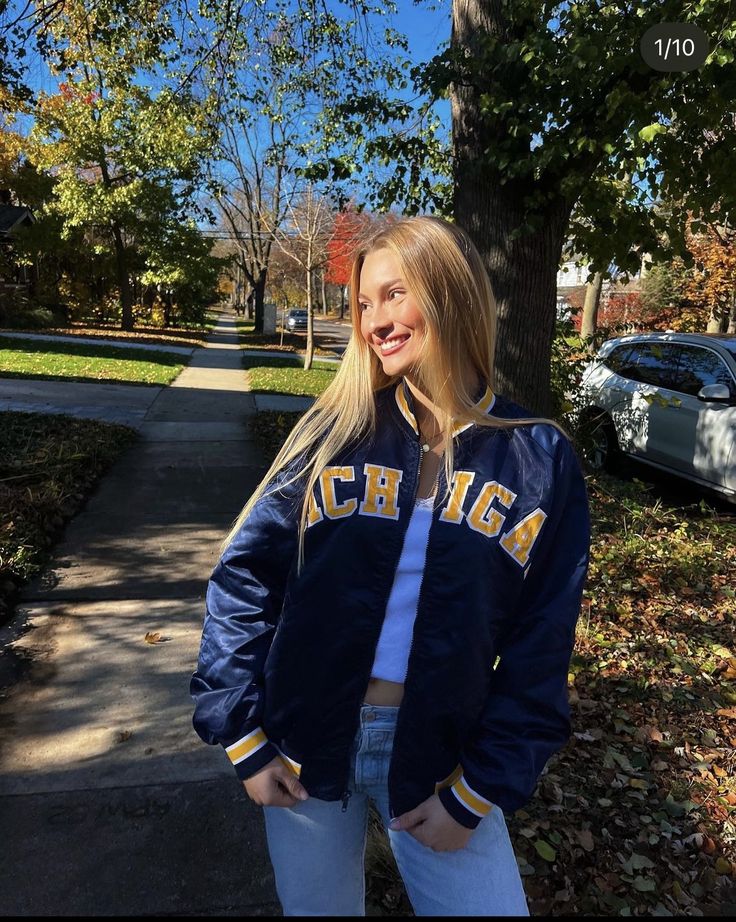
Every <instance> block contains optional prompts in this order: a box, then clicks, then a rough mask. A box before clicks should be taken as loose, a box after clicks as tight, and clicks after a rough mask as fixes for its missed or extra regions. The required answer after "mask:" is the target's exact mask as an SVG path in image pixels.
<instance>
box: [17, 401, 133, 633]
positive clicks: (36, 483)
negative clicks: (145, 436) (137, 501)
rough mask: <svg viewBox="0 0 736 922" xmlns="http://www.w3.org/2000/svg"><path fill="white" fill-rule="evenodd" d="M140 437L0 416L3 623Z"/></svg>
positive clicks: (64, 420) (115, 429)
mask: <svg viewBox="0 0 736 922" xmlns="http://www.w3.org/2000/svg"><path fill="white" fill-rule="evenodd" d="M137 438H138V433H137V432H136V431H135V430H134V429H130V428H129V427H127V426H120V425H117V424H112V423H102V422H97V421H95V420H89V419H75V418H74V417H73V416H67V415H62V414H59V415H56V414H54V415H51V414H43V413H12V412H0V623H2V621H3V620H4V619H5V618H6V617H7V616H8V615H9V614H10V612H11V604H12V602H13V600H14V598H15V592H16V589H17V588H18V587H19V586H21V585H22V584H23V583H25V582H26V581H27V580H29V579H30V578H31V577H32V576H34V575H35V574H37V573H38V572H39V571H40V570H41V569H42V568H43V566H44V564H45V562H46V561H47V559H48V557H49V551H50V549H51V547H52V546H53V544H55V542H56V541H57V540H58V537H59V535H60V533H61V530H62V529H63V527H64V523H65V521H66V520H67V519H69V518H71V517H72V516H74V515H75V514H76V513H77V512H78V511H79V508H80V506H81V505H82V504H83V503H84V501H85V499H86V497H87V496H88V495H89V494H90V493H91V491H92V490H93V489H94V487H95V485H96V484H97V482H98V481H99V479H100V477H101V476H102V475H103V474H104V473H105V471H106V470H107V469H108V468H109V467H110V465H111V464H112V463H113V462H114V461H115V460H116V459H117V458H118V456H119V455H120V454H121V453H122V452H123V451H125V450H126V449H127V448H128V446H129V445H131V444H132V442H134V441H135V440H136V439H137Z"/></svg>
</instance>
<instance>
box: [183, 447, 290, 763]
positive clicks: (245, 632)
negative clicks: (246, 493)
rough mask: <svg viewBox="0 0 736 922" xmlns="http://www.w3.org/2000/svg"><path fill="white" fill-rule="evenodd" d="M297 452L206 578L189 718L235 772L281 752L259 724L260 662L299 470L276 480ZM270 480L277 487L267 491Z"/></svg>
mask: <svg viewBox="0 0 736 922" xmlns="http://www.w3.org/2000/svg"><path fill="white" fill-rule="evenodd" d="M301 460H302V458H301V456H300V457H299V458H297V459H296V460H295V461H293V462H292V463H291V464H290V465H289V468H288V470H287V471H280V472H279V473H278V474H277V475H276V477H275V478H274V479H273V480H272V481H271V482H270V483H269V486H268V488H267V493H268V495H265V496H261V497H260V499H259V500H258V502H257V503H256V505H255V506H254V507H253V509H252V510H251V512H250V514H249V515H248V517H247V518H246V519H245V521H244V522H243V523H242V524H241V526H240V529H239V531H238V532H237V533H236V535H235V536H234V537H233V539H232V540H231V542H230V544H229V545H228V547H227V548H226V549H225V551H224V553H223V555H222V557H221V558H220V560H219V561H218V563H217V565H216V566H215V569H214V570H213V572H212V575H211V576H210V579H209V582H208V584H207V591H206V596H205V616H204V625H203V629H202V642H201V646H200V651H199V658H198V662H197V670H196V672H195V673H194V675H193V676H192V679H191V682H190V687H189V691H190V694H191V696H192V698H193V700H194V705H195V710H194V718H193V725H194V729H195V730H196V732H197V734H198V735H199V736H200V737H201V738H202V739H203V740H204V742H206V743H210V744H215V743H220V744H221V745H222V746H223V747H224V748H225V751H226V753H227V755H228V756H229V758H230V760H231V762H232V763H233V766H234V768H235V772H236V774H237V776H238V777H239V778H240V779H241V780H245V779H246V778H249V777H250V776H251V775H253V774H255V773H256V772H257V771H259V770H260V769H261V768H263V766H264V765H266V764H267V763H268V762H270V761H271V760H272V759H274V758H275V757H276V756H277V755H279V753H278V752H277V750H276V748H275V747H274V746H273V744H272V743H270V742H269V741H268V739H267V738H266V736H265V734H264V732H263V729H262V727H261V715H262V711H263V697H262V676H263V667H264V663H265V661H266V657H267V655H268V651H269V649H270V647H271V642H272V640H273V637H274V633H275V629H276V624H277V622H278V619H279V615H280V613H281V607H282V604H283V599H284V590H285V585H286V580H287V576H288V573H289V569H290V566H291V563H292V561H293V560H294V559H295V557H296V552H297V546H298V526H299V515H300V513H301V502H302V500H303V496H304V483H305V481H304V478H300V479H299V480H297V481H296V482H295V483H293V484H289V485H288V486H286V487H283V488H281V484H282V483H283V481H284V480H285V479H288V478H289V477H290V476H291V475H292V474H293V473H294V471H295V470H298V469H299V468H298V464H299V463H300V461H301ZM275 486H278V487H280V489H278V490H276V492H270V491H271V490H272V489H273V488H274V487H275Z"/></svg>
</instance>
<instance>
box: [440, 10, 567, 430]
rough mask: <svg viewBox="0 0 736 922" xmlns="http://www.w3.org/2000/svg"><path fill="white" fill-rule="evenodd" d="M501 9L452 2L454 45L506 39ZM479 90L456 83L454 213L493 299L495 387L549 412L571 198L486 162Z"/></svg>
mask: <svg viewBox="0 0 736 922" xmlns="http://www.w3.org/2000/svg"><path fill="white" fill-rule="evenodd" d="M498 6H499V4H498V2H490V0H454V2H453V26H452V42H451V45H452V47H454V48H456V49H457V50H458V51H459V52H463V51H465V50H467V51H469V52H470V54H471V55H472V53H473V49H474V47H475V45H477V43H478V42H479V40H481V39H483V37H484V35H486V34H489V33H490V34H493V35H495V36H497V37H501V38H502V40H505V39H506V38H507V36H505V35H504V34H503V33H502V30H503V24H502V23H500V20H501V13H500V10H499V9H498ZM481 94H482V87H480V88H479V87H476V86H474V85H469V84H464V83H459V82H458V83H455V84H453V85H452V92H451V97H450V98H451V105H452V134H453V147H454V158H453V168H454V170H453V171H454V176H453V178H454V201H453V208H454V217H455V220H456V221H457V223H458V224H459V225H460V226H461V227H462V228H464V229H465V230H466V231H467V232H468V233H469V234H470V236H471V238H472V239H473V241H474V243H475V245H476V247H477V248H478V251H479V252H480V255H481V257H482V259H483V262H484V264H485V267H486V269H487V271H488V274H489V276H490V279H491V286H492V288H493V292H494V295H495V298H496V307H497V316H498V323H497V335H496V350H495V351H496V354H495V374H493V375H492V381H491V382H490V383H491V386H492V387H493V388H494V389H495V390H497V391H498V392H499V393H501V394H504V395H505V396H507V397H509V398H511V400H514V401H516V402H517V403H519V404H521V406H522V407H523V408H524V409H525V410H526V411H528V412H529V413H530V414H532V415H535V416H536V415H539V416H548V415H549V414H550V412H551V407H552V399H551V393H550V362H551V349H552V339H553V336H554V331H555V319H556V305H557V270H558V267H559V264H560V258H561V255H562V247H563V243H564V240H565V234H566V232H567V228H568V223H569V219H570V212H571V210H572V204H573V203H572V202H571V201H568V200H567V199H565V198H563V197H562V196H561V195H559V194H558V193H556V192H554V191H552V190H551V189H549V188H546V187H544V186H543V185H542V183H541V182H540V181H536V182H535V181H534V180H521V179H513V178H510V177H509V176H508V175H504V174H503V173H500V172H499V171H498V169H497V168H496V167H491V166H488V165H486V164H485V162H484V161H485V154H484V151H485V148H486V147H487V139H486V136H487V134H488V133H489V131H491V130H492V123H489V122H488V121H487V116H486V115H484V114H483V112H482V111H481V106H480V98H479V97H480V95H481ZM501 180H506V181H505V182H504V183H503V184H502V182H501ZM532 193H535V194H536V195H537V196H538V198H541V194H542V193H543V194H544V197H545V198H544V204H538V205H537V206H536V207H535V209H534V210H533V211H530V210H529V209H528V208H527V207H525V205H524V199H525V197H526V196H528V195H530V194H532ZM531 217H534V218H536V219H539V222H538V224H537V227H538V229H537V230H534V231H533V232H531V233H530V232H528V230H525V231H524V232H523V236H520V237H516V238H515V239H512V238H511V234H512V232H513V231H514V230H515V229H517V228H519V227H521V225H523V224H525V223H526V222H527V220H528V219H529V218H531Z"/></svg>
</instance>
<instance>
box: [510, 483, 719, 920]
mask: <svg viewBox="0 0 736 922" xmlns="http://www.w3.org/2000/svg"><path fill="white" fill-rule="evenodd" d="M606 488H607V490H608V491H609V496H608V498H607V497H606V495H605V494H603V493H600V492H598V490H597V489H596V484H595V483H594V482H593V483H589V497H590V501H591V513H592V519H593V523H594V535H593V543H592V548H591V563H590V567H589V576H588V582H587V585H586V587H585V591H584V599H583V616H581V617H584V625H583V628H581V629H580V630H578V632H577V634H576V638H577V643H576V650H575V654H574V656H573V658H572V660H571V664H570V669H569V675H568V687H569V701H570V706H571V712H572V724H573V726H572V731H573V732H572V735H571V738H570V741H569V743H568V745H567V746H566V747H565V748H564V749H563V750H562V751H561V752H560V753H558V754H557V755H556V756H555V757H553V759H552V760H550V762H549V763H548V766H547V772H546V773H545V775H544V776H543V778H542V779H541V781H540V784H539V785H538V788H537V792H536V794H535V796H534V798H533V799H532V801H531V802H530V803H529V804H528V805H527V806H526V807H525V808H524V809H523V810H521V811H517V813H516V814H514V815H513V816H509V817H507V821H508V823H509V827H510V830H511V833H512V838H513V842H514V847H515V850H516V853H517V858H518V861H519V867H520V870H521V873H522V877H523V880H524V886H525V890H526V893H527V897H528V899H529V904H530V909H531V912H532V914H534V915H537V914H539V915H543V914H552V915H555V914H556V915H563V914H564V915H604V916H605V915H611V914H613V915H618V914H621V915H631V916H635V915H636V916H647V915H683V914H685V915H703V914H708V913H709V912H710V913H713V914H719V912H720V906H726V905H727V904H730V903H732V902H734V898H733V892H734V889H733V888H734V887H736V881H735V876H734V869H735V868H736V861H735V859H736V780H735V778H734V768H735V767H736V754H735V753H734V746H735V745H736V738H735V734H734V730H733V719H734V717H735V716H736V690H735V689H734V688H733V678H734V676H735V675H736V657H735V655H734V650H735V649H736V643H735V642H734V628H735V626H736V605H734V599H735V598H736V593H735V592H734V590H733V589H732V588H731V585H730V584H731V583H732V579H733V572H734V567H735V565H736V523H734V521H733V520H729V519H728V518H727V517H723V516H716V515H714V514H712V513H711V512H709V511H707V510H706V511H702V510H701V511H698V508H697V507H695V508H694V509H692V510H690V514H688V515H687V517H685V516H684V515H683V514H682V511H681V510H674V509H668V508H667V507H665V506H663V505H659V504H657V505H655V504H652V503H649V502H647V501H646V497H644V498H642V495H641V494H640V493H639V494H638V495H637V494H636V491H634V490H633V489H632V488H631V486H630V485H626V484H623V485H620V484H619V483H618V482H612V483H611V485H610V486H609V485H608V481H606ZM599 523H600V524H599ZM683 590H687V591H683ZM543 852H544V854H542V853H543ZM729 888H730V889H729Z"/></svg>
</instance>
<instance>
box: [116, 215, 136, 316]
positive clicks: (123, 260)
mask: <svg viewBox="0 0 736 922" xmlns="http://www.w3.org/2000/svg"><path fill="white" fill-rule="evenodd" d="M112 236H113V240H114V241H115V266H116V269H117V276H118V288H119V289H120V306H121V307H122V313H123V317H122V323H121V327H120V328H121V329H122V330H132V329H133V299H132V297H131V292H130V279H129V277H128V253H127V251H126V249H125V243H124V241H123V234H122V231H121V230H120V227H119V226H118V225H117V224H113V226H112Z"/></svg>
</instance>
